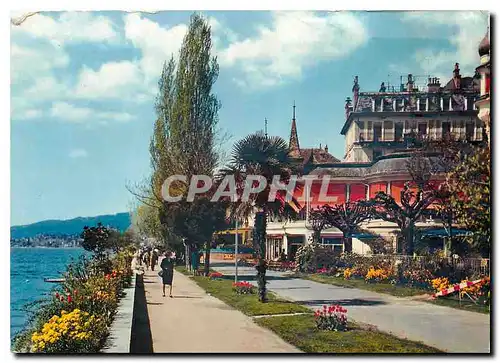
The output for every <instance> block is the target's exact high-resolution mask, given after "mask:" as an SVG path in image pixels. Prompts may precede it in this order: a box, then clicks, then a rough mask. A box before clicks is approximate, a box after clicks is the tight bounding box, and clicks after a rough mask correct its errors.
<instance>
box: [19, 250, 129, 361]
mask: <svg viewBox="0 0 500 363" xmlns="http://www.w3.org/2000/svg"><path fill="white" fill-rule="evenodd" d="M132 256H133V255H132V253H130V252H129V251H124V252H120V253H117V254H116V255H114V256H113V257H112V258H110V259H106V260H104V259H103V258H100V259H96V258H93V259H90V260H89V259H87V258H85V257H82V258H80V259H79V260H78V261H77V262H76V263H72V264H70V265H68V268H67V271H66V273H65V274H64V282H62V283H61V284H60V286H59V287H57V288H56V289H55V290H54V292H53V294H52V295H51V297H50V298H48V299H45V300H42V301H39V302H36V303H35V304H34V305H33V307H34V308H35V309H36V310H34V311H33V312H32V316H31V318H30V324H29V325H28V327H27V328H26V329H25V330H24V331H23V332H21V333H20V334H19V335H18V336H16V337H15V338H14V346H13V349H14V351H16V352H24V353H27V352H33V353H97V352H99V351H100V350H101V349H102V347H103V346H104V344H105V342H106V338H107V336H108V333H109V327H110V325H111V323H112V322H113V318H114V316H115V313H116V309H117V306H118V301H119V299H120V297H121V296H122V293H123V289H124V288H126V287H128V286H129V285H130V283H131V280H132V270H131V261H132Z"/></svg>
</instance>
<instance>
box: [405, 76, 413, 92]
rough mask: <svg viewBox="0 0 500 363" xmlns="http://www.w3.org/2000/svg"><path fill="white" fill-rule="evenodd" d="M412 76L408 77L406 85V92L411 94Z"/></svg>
mask: <svg viewBox="0 0 500 363" xmlns="http://www.w3.org/2000/svg"><path fill="white" fill-rule="evenodd" d="M413 83H414V81H413V76H412V75H411V74H409V75H408V83H406V91H407V92H413Z"/></svg>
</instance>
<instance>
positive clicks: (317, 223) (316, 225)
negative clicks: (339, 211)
mask: <svg viewBox="0 0 500 363" xmlns="http://www.w3.org/2000/svg"><path fill="white" fill-rule="evenodd" d="M327 211H328V209H327V206H326V205H325V206H323V207H318V208H314V209H311V211H310V212H309V220H308V222H309V224H310V225H311V228H312V230H313V235H312V242H313V243H317V244H318V243H320V242H321V232H322V231H323V230H324V229H325V228H328V220H327V218H326V214H327Z"/></svg>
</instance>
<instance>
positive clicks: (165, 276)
mask: <svg viewBox="0 0 500 363" xmlns="http://www.w3.org/2000/svg"><path fill="white" fill-rule="evenodd" d="M160 267H161V271H160V274H161V275H160V276H161V279H162V283H163V297H165V285H169V286H170V293H169V296H170V297H172V285H173V280H174V260H173V259H172V255H171V254H170V253H168V254H167V256H166V257H165V258H164V259H163V260H162V261H161V265H160Z"/></svg>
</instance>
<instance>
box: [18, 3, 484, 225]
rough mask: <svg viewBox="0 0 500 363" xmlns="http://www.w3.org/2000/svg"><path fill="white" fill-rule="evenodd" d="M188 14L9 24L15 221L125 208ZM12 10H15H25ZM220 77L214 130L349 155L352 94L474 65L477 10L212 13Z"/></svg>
mask: <svg viewBox="0 0 500 363" xmlns="http://www.w3.org/2000/svg"><path fill="white" fill-rule="evenodd" d="M190 14H191V13H190V12H176V11H168V12H161V13H156V14H148V13H124V12H90V13H76V12H68V13H41V14H36V15H34V16H32V17H30V18H27V19H26V20H25V21H24V23H23V24H22V25H20V26H13V25H12V26H11V224H12V225H16V224H25V223H31V222H35V221H39V220H44V219H67V218H73V217H76V216H92V215H97V214H105V213H116V212H122V211H127V210H128V209H129V205H130V203H131V202H133V197H132V196H131V195H130V194H129V192H128V191H127V189H126V185H130V184H133V183H135V182H139V181H141V180H142V179H143V178H145V177H146V176H147V175H148V173H149V154H148V144H149V138H150V136H151V130H152V125H153V121H154V118H155V115H154V108H153V101H154V96H155V94H156V83H157V81H158V77H159V74H160V71H161V66H162V63H163V61H164V60H166V59H168V58H169V57H170V55H171V54H172V53H174V55H176V54H177V51H178V49H179V47H180V44H181V42H182V38H183V36H184V34H185V31H186V29H187V24H188V21H189V16H190ZM17 15H18V14H13V16H17ZM204 15H205V16H206V17H207V18H208V19H209V21H210V24H211V25H212V32H213V37H214V54H216V55H217V56H218V59H219V64H220V75H219V80H218V81H217V84H216V87H215V92H216V93H217V95H218V97H219V99H220V100H221V102H222V108H221V110H220V113H219V118H220V128H221V129H222V130H223V131H224V132H226V133H227V134H229V135H230V136H231V138H230V139H229V140H228V141H227V142H226V144H225V146H224V147H225V149H230V148H231V146H232V144H233V142H234V141H236V140H238V139H239V138H241V137H243V136H245V135H247V134H249V133H251V132H255V131H257V130H260V129H262V128H263V127H264V118H267V119H268V132H269V133H270V134H275V135H280V136H282V137H284V138H286V139H287V140H288V138H289V133H290V124H291V114H292V104H293V101H294V100H295V102H296V105H297V127H298V133H299V140H300V144H301V146H302V147H318V146H319V144H320V143H321V144H322V145H325V144H328V147H329V151H330V152H331V153H332V154H333V155H334V156H336V157H338V158H340V159H341V158H343V154H344V139H343V137H342V136H341V135H340V129H341V127H342V125H343V122H344V100H345V98H346V97H347V96H352V95H351V87H352V82H353V77H354V76H355V75H358V76H359V83H360V86H361V90H362V91H363V90H365V91H369V90H375V91H376V90H378V87H379V85H380V82H382V81H386V82H387V80H388V79H390V81H391V83H393V82H394V83H397V82H398V80H399V76H400V75H407V74H408V73H412V74H414V75H427V74H431V75H433V76H437V77H441V79H442V80H448V79H449V78H451V76H452V70H453V67H454V64H455V62H459V63H460V68H461V72H462V74H463V75H472V74H473V70H474V68H475V67H476V66H477V64H478V61H479V59H478V54H477V45H478V44H479V42H480V40H481V39H482V37H483V36H484V34H485V32H486V27H487V14H485V13H481V12H448V13H446V12H412V13H402V12H339V13H325V12H237V11H229V12H204Z"/></svg>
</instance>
